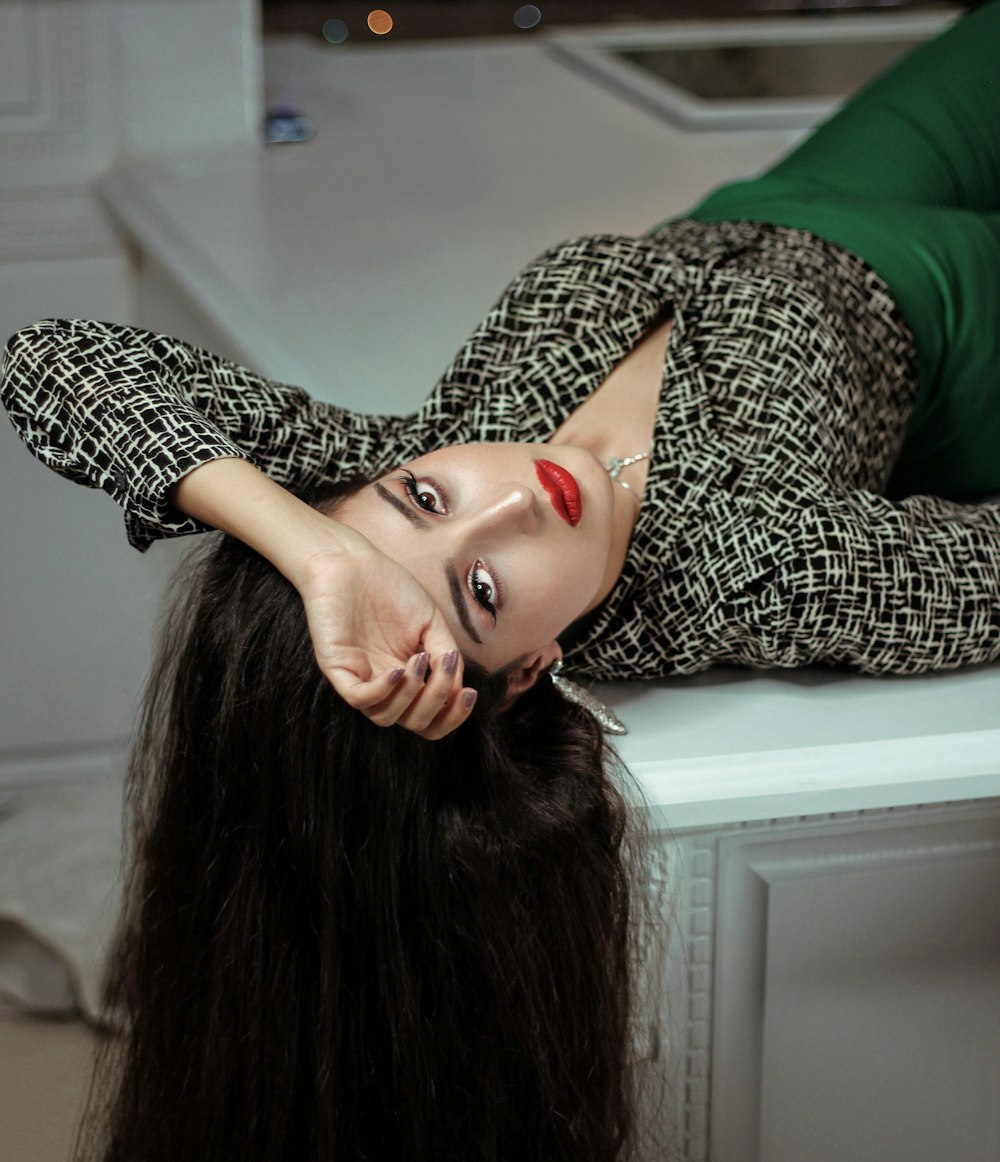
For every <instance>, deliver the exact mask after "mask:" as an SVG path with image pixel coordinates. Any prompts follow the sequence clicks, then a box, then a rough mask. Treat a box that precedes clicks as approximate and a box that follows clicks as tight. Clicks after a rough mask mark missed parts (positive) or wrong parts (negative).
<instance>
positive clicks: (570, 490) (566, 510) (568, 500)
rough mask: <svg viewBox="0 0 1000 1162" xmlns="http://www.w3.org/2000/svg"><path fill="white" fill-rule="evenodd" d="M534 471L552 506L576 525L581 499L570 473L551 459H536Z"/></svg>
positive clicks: (581, 507)
mask: <svg viewBox="0 0 1000 1162" xmlns="http://www.w3.org/2000/svg"><path fill="white" fill-rule="evenodd" d="M535 473H536V474H537V476H538V482H539V483H540V484H541V486H542V487H543V488H544V489H545V491H546V492H547V493H548V494H549V500H551V501H552V507H553V508H554V509H555V510H556V512H557V513H558V514H559V515H560V516H561V517H562V518H563V520H564V521H565V522H566V523H567V524H568V525H572V526H574V527H576V525H578V524H579V523H580V517H581V516H582V515H583V501H582V500H581V498H580V486H579V485H578V484H577V482H576V481H575V480H574V479H573V476H572V475H571V473H569V472H567V471H566V469H565V468H563V467H561V466H560V465H558V464H553V463H552V461H551V460H536V461H535Z"/></svg>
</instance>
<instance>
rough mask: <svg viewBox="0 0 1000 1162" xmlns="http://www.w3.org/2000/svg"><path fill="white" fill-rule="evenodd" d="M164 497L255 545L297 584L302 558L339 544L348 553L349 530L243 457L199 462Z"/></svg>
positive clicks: (185, 512) (301, 580) (298, 582)
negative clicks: (199, 463)
mask: <svg viewBox="0 0 1000 1162" xmlns="http://www.w3.org/2000/svg"><path fill="white" fill-rule="evenodd" d="M168 500H169V502H170V504H171V505H172V506H173V507H174V508H176V509H177V510H178V511H180V512H182V513H184V514H185V515H186V516H190V517H193V518H194V519H195V520H197V521H200V522H202V523H203V524H207V525H210V526H211V527H212V528H216V529H220V530H221V531H222V532H225V533H228V534H229V535H230V536H233V537H236V538H237V539H238V540H241V541H243V542H244V544H247V545H249V546H250V547H251V548H252V549H255V550H256V551H257V552H258V553H260V554H261V556H262V557H266V558H267V560H268V561H270V562H271V564H272V565H274V567H275V568H276V569H278V570H279V572H281V573H282V574H284V576H285V577H286V578H287V579H288V580H289V581H291V582H292V584H293V585H295V586H296V587H297V588H301V586H302V584H303V581H304V576H303V574H304V572H305V569H306V562H307V561H308V560H309V559H310V558H311V557H312V556H314V555H315V554H316V553H317V552H319V551H330V550H335V549H336V547H337V545H338V544H342V545H343V546H344V551H345V552H347V551H350V540H351V535H350V530H347V529H343V527H342V526H340V525H339V524H338V523H337V522H336V521H335V520H331V519H330V518H329V517H328V516H325V515H324V514H323V513H321V512H317V511H316V509H314V508H311V507H310V506H309V505H308V504H306V503H305V501H302V500H300V499H299V498H298V497H296V496H293V495H292V493H290V492H289V491H288V490H287V489H285V488H283V487H282V486H281V485H280V484H278V483H276V482H275V481H274V480H271V479H270V477H268V476H266V475H265V474H264V473H263V472H261V471H260V470H259V469H258V468H255V467H254V465H252V464H250V463H248V462H247V461H245V460H237V459H232V458H226V459H220V460H212V461H210V462H209V463H207V464H202V465H201V466H200V467H198V468H195V469H194V471H193V472H189V473H188V474H187V475H186V476H184V477H182V479H180V480H179V481H178V482H177V483H176V484H175V485H174V486H173V487H172V488H171V489H170V491H169V493H168Z"/></svg>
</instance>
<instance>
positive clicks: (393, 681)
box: [389, 666, 406, 686]
mask: <svg viewBox="0 0 1000 1162" xmlns="http://www.w3.org/2000/svg"><path fill="white" fill-rule="evenodd" d="M405 673H406V671H405V670H404V669H403V667H402V666H397V667H396V668H395V669H394V670H393V671H392V672H391V673H390V674H389V685H390V686H398V685H399V683H400V682H402V680H403V675H404V674H405Z"/></svg>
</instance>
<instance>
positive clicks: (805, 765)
mask: <svg viewBox="0 0 1000 1162" xmlns="http://www.w3.org/2000/svg"><path fill="white" fill-rule="evenodd" d="M268 76H269V88H270V92H271V97H272V100H274V101H280V102H283V103H292V104H294V105H296V106H298V107H299V108H300V109H301V110H302V111H303V112H305V113H307V114H308V115H309V116H310V117H312V118H313V119H314V120H315V121H316V123H317V126H318V131H317V134H316V137H315V139H314V140H312V141H310V142H307V143H303V144H297V145H279V146H270V147H267V148H263V147H260V148H234V149H232V150H228V151H221V152H215V153H213V154H211V155H205V154H200V155H199V154H190V155H186V156H178V157H166V158H164V157H159V158H153V159H150V160H148V161H135V162H132V163H130V164H129V165H127V166H123V167H122V168H121V169H119V170H118V171H116V172H115V173H114V174H112V175H110V177H109V178H108V179H107V181H106V183H105V187H104V189H105V195H106V198H107V201H108V203H109V205H110V206H111V208H112V211H113V212H114V214H115V215H116V217H117V218H118V220H119V222H120V223H121V224H122V225H123V227H124V228H125V229H126V230H127V232H128V233H129V234H130V235H131V236H132V237H133V239H134V240H135V241H136V243H137V244H138V246H139V247H140V249H141V250H142V251H143V253H144V255H145V257H146V260H147V261H149V262H151V263H154V264H157V265H158V266H159V267H160V268H161V269H162V270H163V271H165V272H166V274H167V275H168V276H169V277H170V278H171V279H172V280H173V281H174V282H176V283H177V284H178V286H179V288H180V290H181V292H182V293H183V295H184V296H185V297H186V299H187V300H188V301H189V303H190V304H191V306H192V309H193V310H194V311H195V312H196V313H198V314H200V315H201V316H202V317H203V318H204V319H205V320H206V326H207V329H208V330H210V331H211V332H213V333H215V334H217V335H219V336H220V344H219V346H220V349H223V348H224V349H225V353H228V354H232V355H234V356H236V357H238V358H241V359H242V360H244V361H245V362H247V363H248V364H250V365H251V366H253V367H255V368H256V369H258V370H260V371H262V372H264V373H265V374H269V375H272V376H275V377H277V378H282V379H285V380H288V381H291V382H297V383H300V384H302V385H303V386H305V387H307V388H308V389H309V390H310V391H311V392H313V394H316V395H318V396H320V397H321V398H325V399H330V400H334V401H336V402H338V403H342V404H346V405H347V406H350V407H354V408H357V409H360V410H369V411H391V412H405V411H408V410H411V409H412V408H414V407H416V406H417V405H418V404H419V403H420V402H421V401H422V400H423V398H424V396H425V395H426V393H427V392H428V391H429V389H430V388H431V387H432V386H433V383H434V382H435V380H436V378H437V377H438V375H439V374H440V372H441V371H442V369H443V368H444V366H445V365H446V364H447V362H448V360H449V359H450V358H451V356H452V354H453V353H454V351H455V350H457V348H458V347H459V346H460V344H461V343H462V341H463V340H464V338H465V337H466V335H467V333H468V332H469V331H470V330H471V329H472V328H473V327H474V326H475V324H476V323H477V322H478V321H479V319H480V317H481V316H482V314H483V313H484V311H485V310H486V309H487V307H488V306H489V305H490V303H491V302H492V301H493V300H494V299H495V297H496V296H497V295H498V293H499V292H500V291H501V289H502V288H503V286H504V284H505V283H506V281H507V279H508V278H509V277H510V275H512V274H513V273H514V271H515V270H516V269H517V267H518V266H520V265H521V264H522V263H524V262H526V261H528V260H529V259H530V258H532V257H533V256H534V255H535V254H537V253H538V252H540V251H541V250H543V249H544V248H545V247H546V246H547V245H549V244H551V243H553V242H555V241H558V240H559V239H561V238H564V237H569V236H571V235H573V234H577V233H589V232H600V231H612V232H615V231H618V232H625V233H636V232H639V231H641V230H643V229H645V228H646V227H648V226H650V225H652V224H653V223H655V222H656V221H658V220H660V219H662V218H665V217H668V216H670V215H671V214H675V213H680V212H682V211H683V210H684V209H685V208H687V207H688V206H690V205H691V204H693V203H694V202H695V201H696V200H697V199H698V198H699V197H700V196H701V195H702V194H703V193H704V192H705V191H707V190H708V189H709V188H711V187H712V186H713V185H716V184H718V183H720V182H722V181H724V180H727V179H729V178H732V177H737V176H742V175H745V174H748V173H751V172H754V171H755V170H757V169H758V168H760V167H762V166H764V165H766V164H767V163H768V162H769V161H770V160H771V159H773V158H774V157H775V156H777V155H778V154H779V153H780V152H781V151H782V150H783V149H784V148H785V147H786V146H787V145H788V144H789V143H790V142H791V141H792V140H793V137H794V134H793V133H790V132H778V131H770V132H753V131H743V132H739V133H720V132H712V133H702V134H691V133H684V132H682V131H680V130H679V129H676V128H675V127H673V126H671V125H670V124H668V123H667V122H665V121H661V120H658V119H657V118H655V117H654V116H652V115H650V114H648V113H645V112H642V111H640V110H638V109H636V108H635V107H633V106H631V105H629V104H628V103H627V102H625V101H624V100H623V99H621V98H619V97H616V96H614V95H612V94H610V93H608V92H605V91H604V90H602V89H600V88H599V87H597V86H596V85H594V84H593V83H591V82H590V81H588V80H586V79H585V78H583V77H581V76H579V75H577V74H576V73H574V72H572V71H570V70H569V69H567V68H566V67H564V66H563V65H561V64H559V63H558V62H557V61H556V60H555V59H553V58H552V57H551V56H550V55H549V54H548V52H547V51H546V49H545V47H544V44H543V42H542V41H540V40H537V39H533V40H527V39H525V40H516V41H515V40H512V41H493V42H486V43H483V42H448V43H446V44H441V45H434V44H418V45H407V46H399V45H378V46H376V47H373V48H364V49H357V48H353V49H351V50H350V51H348V52H345V51H341V50H339V49H337V48H334V47H330V46H324V45H322V44H320V43H318V42H310V41H305V40H302V39H299V38H290V39H287V40H282V41H277V42H274V43H273V44H271V45H270V46H269V50H268ZM149 321H150V322H151V323H152V325H156V324H155V320H149ZM609 700H611V701H612V702H614V703H615V704H616V705H617V706H618V707H619V708H620V710H621V713H622V716H623V717H624V718H625V720H626V721H627V723H628V724H629V726H630V733H629V735H627V736H626V737H625V738H623V739H622V740H621V746H620V751H621V753H622V755H623V757H624V758H625V759H626V761H627V762H628V764H629V766H630V767H631V769H632V770H633V771H634V772H635V774H636V775H637V776H638V777H639V780H640V782H641V784H642V786H643V788H644V790H645V793H646V796H647V799H648V800H649V801H650V802H651V803H652V804H653V805H654V806H655V807H657V816H658V818H659V819H660V820H661V821H662V822H663V823H665V824H666V825H669V826H671V827H674V828H679V827H687V826H701V825H710V824H718V823H725V822H737V821H741V820H748V819H760V818H769V817H775V816H791V815H804V814H825V813H827V812H835V811H854V810H860V809H864V808H874V807H889V806H899V805H903V804H912V803H920V802H941V801H948V800H958V799H968V798H974V797H980V796H995V795H1000V667H989V668H986V669H981V670H970V671H964V672H958V673H951V674H937V675H931V676H928V677H923V678H915V679H873V678H863V677H856V676H849V675H843V674H833V673H827V672H823V671H817V670H810V671H804V672H797V673H766V674H765V673H745V672H736V671H719V672H713V673H711V674H708V675H705V676H703V677H701V678H698V679H693V680H690V679H689V680H682V679H676V680H669V681H664V682H658V683H650V684H641V685H640V684H637V685H634V686H620V687H614V688H613V689H612V690H611V691H610V697H609Z"/></svg>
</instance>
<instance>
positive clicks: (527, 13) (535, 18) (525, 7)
mask: <svg viewBox="0 0 1000 1162" xmlns="http://www.w3.org/2000/svg"><path fill="white" fill-rule="evenodd" d="M541 19H542V12H541V9H540V8H538V7H536V6H535V5H534V4H522V5H521V7H520V8H518V10H517V11H516V12H515V13H514V23H515V24H516V25H517V27H518V28H534V27H535V25H536V24H537V23H538V22H539V21H540V20H541Z"/></svg>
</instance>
